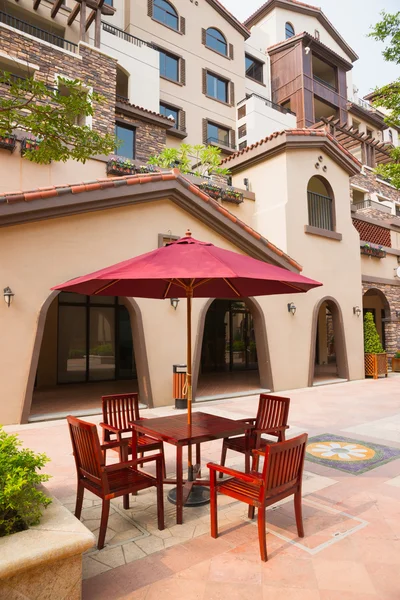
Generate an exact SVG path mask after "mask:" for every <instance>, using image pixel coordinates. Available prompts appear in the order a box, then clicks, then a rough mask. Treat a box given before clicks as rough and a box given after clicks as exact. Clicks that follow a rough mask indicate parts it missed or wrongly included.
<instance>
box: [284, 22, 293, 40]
mask: <svg viewBox="0 0 400 600" xmlns="http://www.w3.org/2000/svg"><path fill="white" fill-rule="evenodd" d="M285 34H286V39H287V40H288V39H289V38H291V37H293V36H294V28H293V25H292V24H291V23H286V25H285Z"/></svg>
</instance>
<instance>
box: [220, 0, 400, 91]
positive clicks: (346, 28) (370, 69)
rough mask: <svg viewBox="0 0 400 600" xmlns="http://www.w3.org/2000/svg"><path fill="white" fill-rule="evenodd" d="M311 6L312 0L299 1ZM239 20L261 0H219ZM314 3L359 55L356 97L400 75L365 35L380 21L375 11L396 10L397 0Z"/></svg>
mask: <svg viewBox="0 0 400 600" xmlns="http://www.w3.org/2000/svg"><path fill="white" fill-rule="evenodd" d="M303 1H304V2H305V3H307V4H311V5H314V1H313V0H303ZM220 2H222V4H224V5H225V6H226V8H227V9H228V10H230V11H231V12H232V13H233V14H234V15H235V17H237V18H238V19H239V20H240V21H244V20H245V19H246V18H247V17H249V16H250V15H251V14H252V13H254V12H255V11H256V10H257V9H258V8H259V7H260V6H261V5H262V4H263V0H220ZM315 6H319V7H320V8H322V10H323V12H324V13H325V15H326V17H327V18H328V19H329V20H330V22H331V23H332V25H333V26H334V27H335V29H337V30H338V31H339V33H340V35H341V36H342V37H343V38H344V39H345V40H346V42H347V43H348V44H349V45H350V46H351V48H353V50H354V51H355V52H356V53H357V54H358V56H359V57H360V58H359V59H358V60H357V61H356V62H355V63H354V67H353V83H354V84H355V85H356V86H357V87H358V88H359V95H360V97H362V96H365V95H366V94H368V93H369V92H370V91H372V90H373V89H374V88H375V87H376V86H382V85H384V84H386V83H390V82H391V81H393V80H394V79H396V78H398V77H400V65H396V64H395V63H388V62H385V60H384V59H383V56H382V49H383V48H384V47H385V45H384V44H382V43H380V42H375V40H373V39H372V38H368V37H367V34H368V32H369V30H370V26H371V25H374V24H375V23H377V22H378V21H379V20H380V15H379V13H380V12H381V11H382V10H385V11H386V12H388V13H390V12H391V13H396V12H397V11H398V10H399V9H400V2H399V0H316V1H315Z"/></svg>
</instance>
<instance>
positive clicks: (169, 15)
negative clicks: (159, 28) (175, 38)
mask: <svg viewBox="0 0 400 600" xmlns="http://www.w3.org/2000/svg"><path fill="white" fill-rule="evenodd" d="M153 17H154V19H156V21H160V23H163V24H164V25H168V27H172V29H176V31H178V28H179V21H178V14H177V12H176V10H175V9H174V7H173V6H172V5H171V4H170V3H169V2H166V1H165V0H154V2H153Z"/></svg>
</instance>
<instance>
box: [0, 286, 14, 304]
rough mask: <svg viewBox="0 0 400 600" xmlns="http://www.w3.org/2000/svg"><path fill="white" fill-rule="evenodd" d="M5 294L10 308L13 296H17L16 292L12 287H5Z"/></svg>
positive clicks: (5, 299)
mask: <svg viewBox="0 0 400 600" xmlns="http://www.w3.org/2000/svg"><path fill="white" fill-rule="evenodd" d="M3 296H4V302H5V303H6V304H7V306H8V308H10V306H11V302H12V301H13V297H14V296H15V294H14V293H13V291H12V290H11V288H9V287H6V288H4V291H3Z"/></svg>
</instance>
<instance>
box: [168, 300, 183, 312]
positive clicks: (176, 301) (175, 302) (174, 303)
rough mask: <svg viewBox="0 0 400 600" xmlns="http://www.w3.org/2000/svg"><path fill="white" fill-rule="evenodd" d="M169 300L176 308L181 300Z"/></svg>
mask: <svg viewBox="0 0 400 600" xmlns="http://www.w3.org/2000/svg"><path fill="white" fill-rule="evenodd" d="M169 301H170V302H171V306H173V307H174V310H176V309H177V308H178V304H179V302H180V300H179V298H170V299H169Z"/></svg>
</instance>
